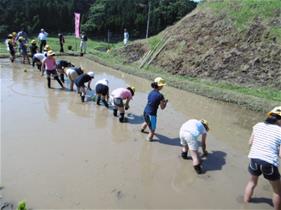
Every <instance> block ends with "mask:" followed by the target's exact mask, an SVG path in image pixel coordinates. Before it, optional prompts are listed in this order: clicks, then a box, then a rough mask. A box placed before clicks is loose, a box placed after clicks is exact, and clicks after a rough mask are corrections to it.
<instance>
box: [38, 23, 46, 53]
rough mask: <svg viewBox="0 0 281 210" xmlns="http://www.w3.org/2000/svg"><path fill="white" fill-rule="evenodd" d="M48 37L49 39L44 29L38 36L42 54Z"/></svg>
mask: <svg viewBox="0 0 281 210" xmlns="http://www.w3.org/2000/svg"><path fill="white" fill-rule="evenodd" d="M47 37H48V33H47V32H46V31H45V30H44V29H43V28H41V31H40V33H39V35H38V39H39V41H40V53H41V52H42V50H43V48H44V47H45V46H46V44H47Z"/></svg>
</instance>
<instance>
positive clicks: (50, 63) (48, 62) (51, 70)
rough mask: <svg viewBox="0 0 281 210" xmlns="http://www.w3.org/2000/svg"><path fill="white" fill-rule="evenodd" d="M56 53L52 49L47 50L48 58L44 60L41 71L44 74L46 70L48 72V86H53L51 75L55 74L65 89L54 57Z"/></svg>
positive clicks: (55, 77)
mask: <svg viewBox="0 0 281 210" xmlns="http://www.w3.org/2000/svg"><path fill="white" fill-rule="evenodd" d="M54 56H55V53H54V52H53V51H52V50H49V51H48V52H47V58H45V59H44V60H43V63H42V67H41V71H42V76H43V75H44V71H46V73H47V81H48V88H51V75H53V76H54V79H55V80H57V82H58V83H59V84H60V86H61V87H62V89H64V86H63V84H62V83H61V81H60V80H59V77H58V74H57V70H56V68H57V65H56V59H55V58H54Z"/></svg>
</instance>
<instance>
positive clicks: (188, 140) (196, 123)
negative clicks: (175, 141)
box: [179, 119, 209, 174]
mask: <svg viewBox="0 0 281 210" xmlns="http://www.w3.org/2000/svg"><path fill="white" fill-rule="evenodd" d="M208 131H209V125H208V122H207V121H206V120H196V119H191V120H188V121H187V122H185V123H184V124H183V125H182V126H181V128H180V133H179V136H180V142H181V145H182V152H181V156H182V158H183V159H187V153H188V150H189V151H190V154H191V157H192V163H193V168H194V170H195V171H196V173H198V174H201V173H202V168H201V160H200V157H199V153H198V149H199V146H200V142H199V140H198V138H199V136H200V135H201V136H202V142H201V146H202V151H203V155H204V156H206V155H207V154H208V152H207V150H206V140H207V132H208Z"/></svg>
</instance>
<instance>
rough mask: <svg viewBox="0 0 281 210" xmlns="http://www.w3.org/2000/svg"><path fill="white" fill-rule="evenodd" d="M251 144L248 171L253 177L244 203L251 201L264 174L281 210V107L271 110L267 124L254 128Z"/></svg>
mask: <svg viewBox="0 0 281 210" xmlns="http://www.w3.org/2000/svg"><path fill="white" fill-rule="evenodd" d="M249 144H250V146H251V149H250V152H249V155H248V157H249V158H250V163H249V166H248V171H249V173H250V175H251V177H250V180H249V182H248V183H247V185H246V188H245V193H244V201H245V202H246V203H247V202H250V201H251V198H252V196H253V193H254V189H255V187H256V186H257V183H258V179H259V176H260V175H261V174H263V176H264V178H265V179H267V180H268V181H269V183H270V184H271V186H272V189H273V197H272V201H273V205H274V208H275V209H276V210H277V209H279V210H280V209H281V183H280V173H279V170H278V167H279V158H280V157H281V147H280V145H281V106H278V107H275V108H274V109H273V110H271V111H270V112H269V113H268V117H267V119H266V120H265V122H259V123H257V124H256V125H255V126H254V127H253V131H252V135H251V137H250V140H249Z"/></svg>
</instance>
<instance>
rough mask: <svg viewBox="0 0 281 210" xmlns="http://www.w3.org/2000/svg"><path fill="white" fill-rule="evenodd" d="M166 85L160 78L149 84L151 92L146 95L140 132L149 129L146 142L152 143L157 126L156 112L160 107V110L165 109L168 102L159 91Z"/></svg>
mask: <svg viewBox="0 0 281 210" xmlns="http://www.w3.org/2000/svg"><path fill="white" fill-rule="evenodd" d="M165 85H166V82H165V80H164V79H162V78H161V77H157V78H155V80H154V82H153V83H151V87H152V88H153V90H152V91H151V92H150V93H149V94H148V97H147V104H146V106H145V109H144V113H143V117H144V121H145V122H144V123H143V124H142V127H141V131H142V132H145V129H146V128H147V127H148V128H149V133H148V136H147V138H146V140H147V141H152V140H153V136H154V134H155V130H156V124H157V110H158V107H159V106H160V108H161V109H165V108H166V105H167V103H168V100H167V99H165V98H164V95H163V94H162V93H160V90H162V88H163V87H164V86H165Z"/></svg>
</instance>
